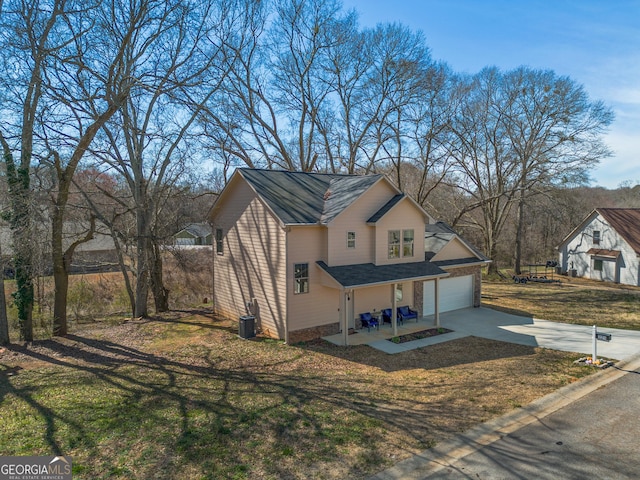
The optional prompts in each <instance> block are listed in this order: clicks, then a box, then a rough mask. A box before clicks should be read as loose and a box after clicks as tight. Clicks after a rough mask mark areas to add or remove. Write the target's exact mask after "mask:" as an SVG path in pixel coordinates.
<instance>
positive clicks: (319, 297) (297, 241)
mask: <svg viewBox="0 0 640 480" xmlns="http://www.w3.org/2000/svg"><path fill="white" fill-rule="evenodd" d="M326 235H327V229H326V227H323V226H292V227H291V228H290V229H289V232H288V233H287V246H288V255H287V256H288V262H287V268H288V269H289V275H288V280H287V292H288V297H289V300H288V305H287V313H288V314H289V318H288V322H289V331H295V330H302V329H305V328H312V327H317V326H320V325H326V324H330V323H336V322H338V320H339V318H340V311H339V307H340V296H339V292H340V290H338V289H336V288H329V287H328V286H326V283H327V282H326V281H325V280H324V277H325V276H326V274H324V273H323V272H322V270H321V269H320V267H318V266H317V265H316V261H317V260H321V259H323V257H324V253H325V252H326ZM296 263H308V264H309V293H300V294H295V293H294V283H293V268H294V265H295V264H296Z"/></svg>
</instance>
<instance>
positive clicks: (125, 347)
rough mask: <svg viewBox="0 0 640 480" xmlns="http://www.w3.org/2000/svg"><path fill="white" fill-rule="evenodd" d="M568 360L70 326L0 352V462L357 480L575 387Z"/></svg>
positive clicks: (79, 471)
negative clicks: (14, 458) (40, 458)
mask: <svg viewBox="0 0 640 480" xmlns="http://www.w3.org/2000/svg"><path fill="white" fill-rule="evenodd" d="M576 358H577V355H571V354H568V353H561V352H555V351H550V350H544V349H537V348H531V347H526V346H521V345H513V344H507V343H502V342H495V341H489V340H483V339H477V338H464V339H460V340H455V341H451V342H447V343H443V344H439V345H434V346H430V347H426V348H422V349H418V350H413V351H410V352H406V353H403V354H398V355H386V354H384V353H381V352H379V351H377V350H374V349H371V348H370V347H367V346H358V347H347V348H344V347H338V346H334V345H330V344H328V343H326V342H324V341H315V342H309V343H306V344H300V345H293V346H287V345H284V344H283V343H282V342H279V341H273V340H269V339H264V338H256V339H252V340H242V339H239V338H238V336H237V335H236V332H235V329H234V325H233V324H232V323H230V322H228V321H224V320H221V319H217V318H215V317H213V316H212V315H211V314H210V313H209V312H207V311H200V312H195V311H184V312H174V313H172V314H170V315H167V316H164V317H161V318H155V319H151V320H136V321H128V322H124V323H122V324H119V325H107V324H103V323H100V322H97V323H95V324H89V325H78V326H77V328H76V329H75V330H74V332H73V334H72V335H70V336H69V337H67V338H63V339H51V340H40V341H37V342H35V343H33V344H32V345H31V346H29V347H28V348H23V347H19V346H15V345H14V346H12V347H10V348H9V349H5V350H4V351H2V350H0V418H1V419H2V436H1V437H0V453H1V454H2V455H51V454H64V455H71V456H72V457H73V471H74V478H75V479H103V478H105V479H106V478H110V479H152V478H153V479H163V478H164V479H175V478H180V479H207V478H211V479H214V478H215V479H245V478H246V479H285V478H287V479H307V478H313V479H343V478H350V479H363V478H367V477H368V476H370V475H371V474H373V473H375V472H378V471H380V470H383V469H384V468H386V467H389V466H391V465H392V464H394V463H396V462H397V461H399V460H401V459H403V458H406V457H408V456H410V455H411V454H414V453H417V452H420V451H422V450H424V449H426V448H429V447H431V446H433V445H435V444H437V443H438V442H441V441H443V440H445V439H448V438H451V437H452V436H454V435H455V434H457V433H459V432H462V431H465V430H467V429H469V428H470V427H472V426H474V425H476V424H478V423H480V422H483V421H486V420H488V419H491V418H494V417H496V416H499V415H501V414H503V413H505V412H508V411H510V410H512V409H514V408H518V407H520V406H522V405H526V404H528V403H529V402H531V401H532V400H534V399H536V398H539V397H541V396H543V395H545V394H547V393H549V392H552V391H554V390H555V389H557V388H559V387H560V386H562V385H566V384H568V383H571V382H574V381H575V380H576V379H578V378H580V377H581V376H584V375H587V374H588V373H589V372H590V371H591V370H590V369H587V368H584V367H578V366H575V365H574V364H573V363H572V362H573V360H575V359H576Z"/></svg>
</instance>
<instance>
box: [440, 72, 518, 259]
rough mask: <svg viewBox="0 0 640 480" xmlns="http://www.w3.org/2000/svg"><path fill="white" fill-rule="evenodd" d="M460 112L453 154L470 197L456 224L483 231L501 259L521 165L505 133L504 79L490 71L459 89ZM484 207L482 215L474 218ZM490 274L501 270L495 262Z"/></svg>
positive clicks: (489, 247) (486, 246) (459, 183)
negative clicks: (499, 245) (499, 251)
mask: <svg viewBox="0 0 640 480" xmlns="http://www.w3.org/2000/svg"><path fill="white" fill-rule="evenodd" d="M459 95H462V98H461V101H460V102H459V109H458V112H457V115H456V118H455V119H454V122H453V125H452V129H453V133H454V134H455V143H454V144H452V147H451V149H450V154H451V156H452V158H453V159H454V160H455V163H456V164H455V167H454V172H455V173H454V175H455V176H454V180H455V184H457V186H458V187H459V188H460V189H462V190H463V191H464V193H465V195H466V196H467V198H468V201H467V205H466V206H465V207H464V208H462V209H461V210H460V211H459V213H458V216H457V218H456V219H455V221H454V225H455V224H456V223H457V222H458V221H459V220H460V219H462V218H463V217H464V218H465V220H466V221H467V222H469V223H470V224H471V225H472V226H474V227H475V228H478V229H480V230H481V231H482V234H483V238H484V250H485V252H486V254H487V255H488V256H489V257H490V258H491V259H494V260H495V259H496V248H497V242H498V239H499V237H500V234H501V232H502V229H503V228H504V225H505V222H506V221H507V219H508V218H509V217H508V214H509V211H510V209H511V205H512V200H513V197H514V195H515V188H514V185H515V183H516V178H515V176H516V173H517V170H516V167H517V165H516V163H515V162H514V161H513V155H512V154H511V151H510V145H509V142H508V139H507V136H506V135H505V131H504V125H503V113H502V110H503V109H502V108H500V106H501V105H502V104H503V103H504V102H505V101H506V99H505V97H504V94H503V88H502V76H501V74H500V72H499V71H498V70H497V69H496V68H487V69H484V70H482V71H481V72H480V73H478V74H477V75H475V76H473V77H469V78H463V79H462V80H461V82H460V85H459ZM476 209H478V210H479V212H480V215H478V216H474V215H468V214H469V213H470V212H473V211H474V210H476ZM489 268H490V270H492V271H497V269H498V265H497V262H496V261H494V262H493V263H491V264H490V267H489Z"/></svg>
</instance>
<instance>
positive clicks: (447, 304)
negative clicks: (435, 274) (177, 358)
mask: <svg viewBox="0 0 640 480" xmlns="http://www.w3.org/2000/svg"><path fill="white" fill-rule="evenodd" d="M435 284H436V282H435V280H431V281H428V282H424V293H423V295H424V298H423V303H422V305H424V311H423V315H425V316H426V315H434V314H435V313H436V305H435ZM471 306H473V275H465V276H463V277H454V278H444V279H442V280H440V313H442V312H450V311H451V310H458V309H460V308H467V307H471Z"/></svg>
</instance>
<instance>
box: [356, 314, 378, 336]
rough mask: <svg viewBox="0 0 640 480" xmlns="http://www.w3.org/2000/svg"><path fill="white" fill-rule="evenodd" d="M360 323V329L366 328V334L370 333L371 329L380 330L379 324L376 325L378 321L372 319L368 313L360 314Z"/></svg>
mask: <svg viewBox="0 0 640 480" xmlns="http://www.w3.org/2000/svg"><path fill="white" fill-rule="evenodd" d="M360 321H361V322H362V328H364V327H367V331H368V332H370V331H371V327H376V328H377V329H378V330H380V324H379V323H378V320H377V319H376V318H373V315H371V313H369V312H367V313H361V314H360Z"/></svg>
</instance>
